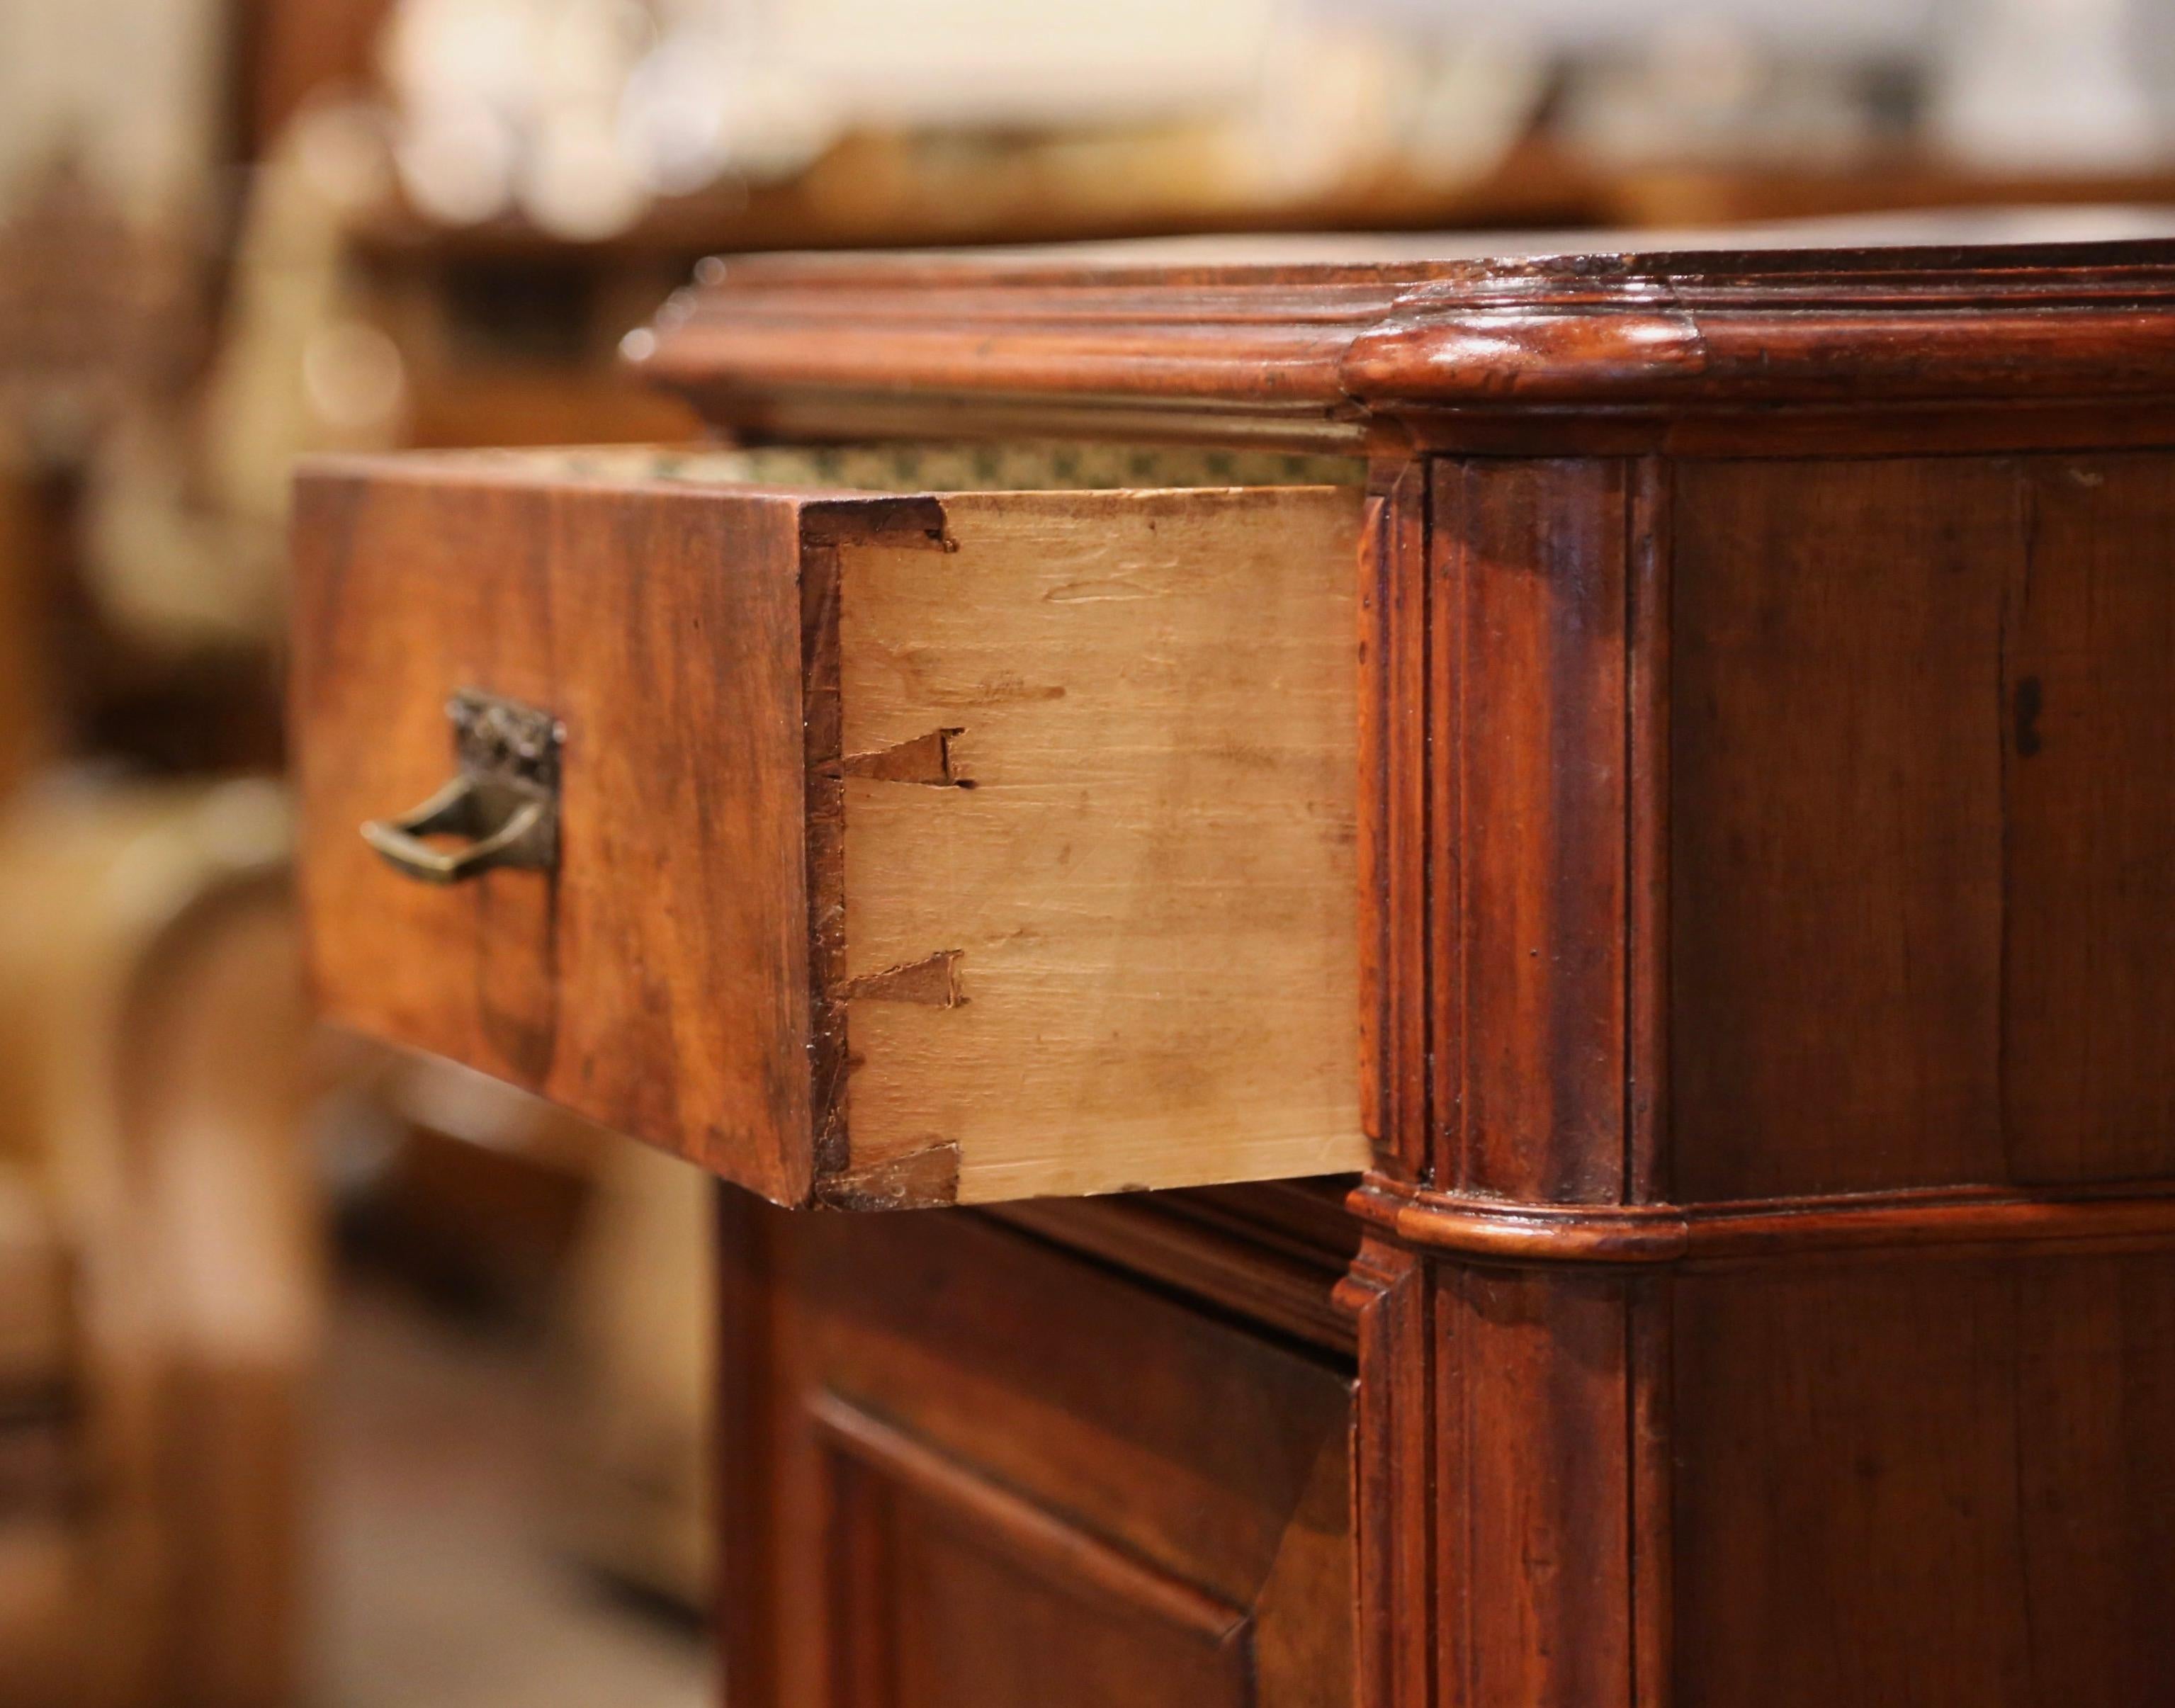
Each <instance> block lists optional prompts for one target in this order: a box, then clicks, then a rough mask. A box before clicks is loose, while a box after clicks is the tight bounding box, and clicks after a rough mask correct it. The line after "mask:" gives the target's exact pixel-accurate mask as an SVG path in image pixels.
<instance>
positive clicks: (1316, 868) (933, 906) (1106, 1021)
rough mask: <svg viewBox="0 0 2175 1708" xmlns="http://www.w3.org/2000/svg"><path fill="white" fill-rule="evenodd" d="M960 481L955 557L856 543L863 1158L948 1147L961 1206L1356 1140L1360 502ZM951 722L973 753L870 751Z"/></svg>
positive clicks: (850, 778)
mask: <svg viewBox="0 0 2175 1708" xmlns="http://www.w3.org/2000/svg"><path fill="white" fill-rule="evenodd" d="M944 505H945V516H946V527H947V529H948V530H949V537H950V539H951V540H952V543H953V546H954V549H953V550H948V551H946V552H945V553H944V554H942V555H941V556H936V555H934V554H930V553H927V552H922V551H917V550H902V549H896V548H886V549H877V548H859V549H854V550H847V551H845V552H843V553H842V555H841V562H840V568H839V575H840V592H839V613H838V635H839V659H840V686H841V702H842V708H843V709H842V718H843V752H844V754H845V755H846V756H847V772H848V774H847V776H846V778H845V784H844V796H845V802H844V805H845V833H844V897H845V918H844V930H845V963H844V970H845V974H846V978H847V984H846V985H845V991H846V995H847V1003H846V1006H847V1009H848V1011H849V1021H848V1025H849V1038H850V1046H849V1047H850V1050H851V1057H852V1065H851V1069H850V1075H849V1090H848V1094H847V1098H848V1101H847V1121H846V1129H847V1132H848V1135H849V1140H848V1149H849V1162H848V1164H847V1166H848V1167H849V1169H850V1170H851V1171H852V1173H853V1174H855V1175H860V1174H863V1173H864V1172H865V1171H868V1170H871V1169H878V1168H885V1167H887V1166H892V1165H896V1164H898V1163H899V1162H900V1161H901V1160H902V1159H903V1158H907V1157H909V1156H911V1155H914V1154H916V1153H919V1152H930V1151H937V1150H949V1151H950V1152H952V1154H954V1155H956V1157H957V1195H958V1197H959V1198H960V1200H961V1201H976V1200H980V1199H991V1198H1012V1197H1022V1196H1029V1195H1043V1196H1049V1195H1056V1196H1074V1195H1077V1194H1081V1193H1086V1192H1098V1191H1109V1190H1118V1189H1122V1188H1125V1187H1127V1186H1133V1185H1174V1184H1191V1183H1207V1182H1212V1181H1217V1180H1225V1179H1273V1178H1278V1177H1283V1176H1289V1175H1300V1174H1322V1173H1326V1172H1330V1171H1333V1170H1336V1169H1339V1168H1356V1167H1359V1166H1361V1165H1362V1164H1364V1163H1365V1161H1366V1160H1367V1158H1368V1156H1369V1154H1370V1151H1369V1147H1368V1146H1367V1144H1366V1142H1365V1139H1364V1135H1363V1133H1362V1131H1361V1128H1360V1120H1359V1105H1358V1099H1359V1081H1358V1072H1357V1051H1358V1045H1357V1037H1356V1033H1357V1027H1358V1011H1359V994H1358V975H1357V970H1356V955H1357V943H1356V941H1355V932H1354V930H1353V915H1354V911H1355V907H1356V903H1355V901H1354V899H1353V898H1354V897H1355V896H1356V893H1357V889H1358V878H1357V874H1356V870H1355V854H1354V838H1355V833H1356V832H1355V821H1356V818H1357V804H1356V798H1355V789H1356V783H1355V778H1354V762H1353V709H1352V708H1353V704H1354V703H1355V701H1356V699H1357V695H1358V686H1357V680H1356V675H1357V666H1356V663H1355V659H1354V648H1353V640H1352V635H1353V628H1354V626H1355V620H1354V616H1353V604H1354V595H1353V581H1352V577H1351V574H1350V572H1349V566H1350V565H1351V563H1352V561H1353V558H1352V550H1353V540H1354V539H1355V537H1356V534H1357V531H1358V527H1359V501H1358V496H1357V495H1356V494H1354V493H1351V492H1347V491H1337V490H1333V489H1328V488H1320V487H1303V488H1292V489H1288V490H1276V489H1263V490H1259V491H1223V492H1212V491H1199V492H1175V493H1174V492H1091V493H1078V494H1060V493H1042V494H1031V495H1011V494H995V495H972V494H968V495H959V496H950V497H947V498H946V499H945V500H944ZM939 732H942V733H943V735H944V748H945V751H946V754H947V755H948V759H947V761H946V763H947V764H948V766H949V767H950V773H951V780H949V781H944V780H941V779H940V780H938V781H936V782H933V783H932V782H930V781H927V780H925V778H921V777H913V778H899V777H897V776H884V775H881V774H878V773H877V772H876V768H875V767H874V766H873V765H872V763H871V762H868V761H862V762H859V763H857V762H856V758H855V756H876V755H884V754H898V753H901V752H904V751H909V750H912V749H913V748H914V746H915V744H917V743H921V744H926V743H927V741H928V740H929V738H930V736H931V735H935V734H937V733H939ZM932 957H948V958H947V959H946V960H945V961H944V962H943V963H942V969H941V973H940V972H939V971H937V970H936V966H935V963H934V962H932ZM917 968H919V969H927V970H925V971H924V972H923V973H921V974H919V976H914V977H909V976H908V974H909V973H910V972H911V971H912V969H917Z"/></svg>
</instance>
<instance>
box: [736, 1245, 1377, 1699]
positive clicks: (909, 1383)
mask: <svg viewBox="0 0 2175 1708" xmlns="http://www.w3.org/2000/svg"><path fill="white" fill-rule="evenodd" d="M781 1223H783V1225H780V1224H781ZM720 1250H721V1254H722V1257H723V1261H724V1266H725V1283H724V1313H723V1315H724V1343H723V1347H724V1359H725V1361H726V1364H727V1367H728V1368H730V1369H731V1370H732V1371H733V1372H734V1373H735V1380H732V1381H731V1382H730V1384H728V1385H727V1388H726V1391H725V1392H724V1397H723V1416H722V1418H721V1422H720V1429H721V1434H720V1443H719V1445H720V1453H719V1473H720V1479H721V1488H720V1489H719V1497H720V1499H719V1514H720V1516H719V1523H720V1525H721V1526H722V1540H723V1548H724V1571H725V1574H726V1579H725V1582H724V1586H723V1595H722V1597H721V1601H720V1607H721V1609H722V1610H723V1614H724V1629H723V1632H722V1636H723V1640H724V1661H725V1667H726V1670H727V1672H728V1673H729V1675H730V1678H731V1680H732V1685H733V1691H734V1700H735V1702H736V1703H738V1704H740V1705H743V1708H782V1705H786V1704H801V1703H829V1704H836V1705H839V1708H878V1705H881V1708H952V1705H960V1704H968V1703H971V1704H975V1705H978V1708H1030V1705H1032V1708H1076V1705H1077V1708H1089V1705H1098V1708H1100V1705H1110V1704H1126V1705H1140V1708H1166V1705H1168V1708H1226V1705H1229V1708H1342V1705H1348V1704H1349V1703H1351V1702H1352V1701H1353V1700H1354V1696H1355V1673H1356V1671H1357V1667H1356V1660H1355V1654H1354V1650H1355V1639H1356V1638H1357V1636H1358V1620H1359V1616H1358V1610H1357V1608H1356V1606H1355V1602H1354V1593H1353V1583H1354V1579H1355V1570H1356V1565H1355V1561H1354V1559H1353V1532H1354V1516H1353V1469H1352V1462H1351V1455H1350V1441H1351V1434H1352V1427H1353V1405H1352V1400H1353V1395H1352V1387H1351V1381H1350V1378H1349V1375H1348V1371H1346V1370H1345V1369H1341V1368H1338V1367H1336V1366H1333V1365H1330V1364H1325V1363H1322V1362H1318V1361H1316V1360H1315V1359H1314V1358H1310V1357H1307V1356H1305V1355H1304V1354H1302V1353H1297V1352H1294V1351H1292V1350H1290V1349H1288V1348H1287V1347H1284V1346H1283V1345H1281V1344H1277V1343H1274V1342H1269V1341H1266V1340H1262V1339H1259V1338H1256V1337H1254V1336H1252V1335H1250V1334H1248V1333H1246V1332H1245V1331H1242V1330H1239V1329H1238V1328H1235V1327H1234V1326H1230V1325H1229V1323H1228V1322H1227V1321H1226V1320H1223V1319H1221V1318H1219V1317H1215V1316H1211V1315H1203V1314H1200V1313H1196V1312H1194V1311H1191V1310H1189V1309H1185V1308H1183V1307H1181V1306H1179V1305H1177V1304H1174V1303H1172V1302H1171V1301H1170V1300H1169V1299H1168V1298H1166V1297H1164V1296H1162V1295H1160V1294H1158V1293H1156V1292H1154V1291H1153V1290H1151V1289H1148V1288H1140V1287H1136V1286H1135V1285H1133V1284H1131V1282H1127V1281H1124V1280H1121V1279H1119V1278H1118V1277H1115V1276H1113V1275H1112V1274H1111V1273H1109V1272H1108V1271H1106V1270H1104V1269H1103V1268H1102V1267H1100V1266H1096V1265H1091V1264H1088V1263H1085V1262H1082V1261H1078V1260H1076V1259H1074V1258H1071V1257H1069V1256H1066V1255H1060V1254H1059V1253H1057V1252H1055V1251H1053V1250H1050V1248H1048V1247H1046V1246H1044V1245H1043V1244H1040V1243H1039V1241H1035V1240H1032V1239H1026V1238H1023V1237H1021V1236H1019V1235H1017V1234H1012V1233H1009V1232H1006V1231H1003V1230H1001V1229H999V1228H994V1227H991V1226H990V1225H988V1224H987V1223H982V1222H979V1220H977V1219H974V1218H971V1217H959V1216H953V1215H937V1216H914V1217H892V1218H887V1219H886V1220H884V1221H881V1222H880V1223H876V1225H874V1226H871V1225H868V1224H865V1223H864V1224H860V1225H854V1226H846V1225H842V1224H841V1223H839V1221H838V1219H837V1218H835V1217H794V1218H779V1217H776V1216H775V1215H774V1213H773V1212H769V1211H767V1210H765V1209H763V1208H762V1206H759V1205H753V1204H740V1205H735V1206H731V1209H730V1212H729V1215H728V1219H727V1221H726V1223H725V1226H724V1237H723V1239H722V1240H721V1242H720ZM1120 1369H1122V1370H1124V1371H1125V1372H1126V1373H1127V1379H1126V1380H1125V1381H1123V1382H1114V1381H1112V1380H1110V1379H1109V1373H1110V1372H1111V1371H1113V1370H1120Z"/></svg>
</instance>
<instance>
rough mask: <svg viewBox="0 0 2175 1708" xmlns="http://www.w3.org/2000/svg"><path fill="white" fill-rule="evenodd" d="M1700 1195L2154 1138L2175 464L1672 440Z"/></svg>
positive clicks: (1684, 1078) (2124, 1147)
mask: <svg viewBox="0 0 2175 1708" xmlns="http://www.w3.org/2000/svg"><path fill="white" fill-rule="evenodd" d="M1677 485H1678V492H1679V523H1678V528H1677V532H1676V550H1675V562H1674V568H1673V574H1674V577H1675V637H1674V642H1673V644H1674V647H1675V662H1674V666H1673V669H1674V683H1675V686H1674V691H1673V717H1674V718H1675V720H1676V721H1675V724H1674V726H1673V739H1672V751H1671V764H1672V767H1673V780H1672V790H1673V817H1672V829H1671V838H1672V862H1673V878H1672V903H1671V904H1672V911H1673V919H1674V920H1675V929H1674V932H1673V956H1674V972H1673V995H1672V999H1671V1000H1672V1006H1673V1028H1674V1032H1675V1037H1676V1042H1675V1045H1674V1071H1675V1093H1674V1095H1675V1119H1674V1124H1673V1132H1674V1143H1675V1147H1676V1150H1677V1168H1678V1175H1677V1187H1678V1190H1679V1194H1680V1196H1683V1197H1684V1199H1685V1200H1686V1201H1700V1200H1706V1199H1732V1198H1750V1199H1764V1198H1771V1197H1775V1196H1787V1195H1791V1194H1803V1193H1833V1192H1839V1191H1848V1192H1866V1191H1880V1190H1892V1189H1896V1188H1901V1187H1907V1186H1939V1185H1983V1184H1995V1183H2014V1184H2019V1185H2021V1184H2039V1185H2076V1184H2084V1183H2090V1182H2101V1183H2109V1182H2114V1181H2119V1180H2125V1179H2164V1178H2166V1177H2167V1175H2168V1174H2169V1173H2170V1171H2171V1168H2175V1141H2171V1138H2170V1134H2171V1132H2175V1125H2171V1120H2170V1117H2171V1115H2175V1066H2171V1063H2175V1018H2171V1016H2175V1004H2171V999H2175V974H2171V973H2170V972H2169V971H2168V968H2169V965H2170V955H2169V951H2170V950H2171V949H2175V886H2171V884H2170V883H2169V881H2168V879H2169V876H2170V875H2171V874H2175V804H2171V802H2175V797H2171V795H2170V794H2169V791H2168V790H2167V789H2166V788H2165V787H2164V786H2163V784H2162V782H2161V778H2160V777H2159V775H2158V767H2157V765H2156V761H2155V760H2154V759H2152V758H2151V755H2154V754H2156V753H2158V752H2159V751H2161V750H2162V749H2163V748H2164V746H2166V743H2167V740H2168V738H2169V737H2170V736H2175V680H2171V678H2170V675H2169V673H2168V670H2167V659H2168V658H2169V656H2170V653H2169V647H2170V643H2171V637H2175V594H2171V593H2170V591H2169V583H2168V580H2167V577H2166V576H2165V575H2164V574H2163V573H2161V568H2160V566H2161V564H2163V563H2164V562H2165V561H2166V557H2167V550H2168V548H2169V547H2170V545H2175V465H2171V463H2170V460H2169V459H2168V458H2166V457H2165V456H2161V455H2148V454H2137V455H2130V456H2116V457H2102V458H2071V457H2048V458H1941V459H1930V458H1927V459H1913V458H1894V459H1891V458H1874V459H1863V460H1852V461H1834V462H1823V463H1811V464H1759V463H1730V464H1697V463H1695V464H1686V465H1684V466H1683V467H1682V468H1680V469H1679V471H1678V474H1677Z"/></svg>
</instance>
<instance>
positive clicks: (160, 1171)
mask: <svg viewBox="0 0 2175 1708" xmlns="http://www.w3.org/2000/svg"><path fill="white" fill-rule="evenodd" d="M287 853H288V843H287V832H286V822H285V802H284V799H283V797H282V795H281V794H280V792H279V789H277V788H276V787H275V786H274V784H272V783H270V782H268V781H237V782H230V783H224V784H213V785H209V786H206V785H200V784H165V785H160V786H138V787H133V788H120V789H117V788H115V787H112V786H110V785H106V784H100V783H97V782H96V781H95V780H90V779H77V780H71V779H67V778H56V779H53V780H51V781H48V782H46V783H44V784H39V785H36V786H34V787H30V788H26V789H23V790H21V791H19V793H18V794H17V795H16V797H15V798H14V800H12V801H11V802H9V803H8V805H6V807H5V808H4V809H0V891H4V892H5V893H6V894H7V895H8V897H9V906H8V908H7V909H6V911H5V913H4V914H0V1205H4V1214H0V1227H4V1233H0V1239H3V1240H4V1256H0V1265H3V1266H4V1270H5V1274H6V1276H7V1277H8V1286H7V1288H6V1289H5V1291H4V1294H0V1304H4V1309H5V1313H6V1315H5V1318H4V1320H5V1325H6V1326H5V1333H4V1357H5V1360H6V1375H5V1377H4V1379H0V1381H4V1387H5V1398H4V1400H0V1418H3V1419H4V1422H0V1439H4V1443H5V1451H6V1454H7V1462H8V1467H9V1472H8V1477H7V1480H6V1484H5V1490H4V1494H0V1562H4V1564H0V1633H4V1635H5V1638H6V1640H4V1641H0V1696H4V1697H5V1699H6V1700H8V1701H9V1702H11V1703H17V1702H19V1703H22V1704H24V1705H25V1708H32V1705H35V1708H46V1705H51V1708H78V1705H80V1708H138V1705H141V1708H153V1705H165V1704H183V1703H186V1704H192V1705H203V1708H212V1705H220V1708H245V1705H254V1708H274V1705H279V1704H284V1703H288V1702H290V1701H292V1700H294V1694H295V1690H296V1682H297V1678H298V1675H299V1668H300V1667H301V1661H302V1654H301V1641H302V1638H303V1630H302V1627H301V1620H300V1611H301V1601H302V1597H301V1581H302V1572H303V1551H302V1543H303V1526H304V1525H305V1523H306V1503H305V1499H304V1489H305V1488H306V1471H307V1464H306V1457H305V1445H304V1444H305V1441H306V1434H307V1420H308V1414H309V1411H310V1406H311V1402H310V1397H309V1396H310V1392H311V1387H312V1378H313V1375H314V1369H313V1366H314V1361H315V1358H316V1356H317V1319H318V1315H319V1292H320V1287H321V1282H320V1276H319V1268H320V1260H319V1255H318V1251H317V1241H318V1228H317V1224H318V1210H317V1190H316V1187H315V1185H314V1182H313V1181H312V1178H311V1168H310V1158H309V1157H308V1154H307V1152H306V1150H305V1149H304V1148H303V1147H301V1146H300V1145H298V1144H297V1143H296V1133H297V1131H298V1129H299V1117H300V1114H301V1109H302V1107H303V1102H304V1094H305V1086H306V1063H307V1060H308V1054H309V1052H308V1040H309V1033H310V1026H309V1020H308V1013H307V1009H306V1005H305V1004H304V1002H303V1000H302V995H301V982H300V964H299V957H298V955H297V946H296V938H295V930H294V917H293V911H292V908H291V904H290V901H289V898H288V894H287V888H286V859H287Z"/></svg>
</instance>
